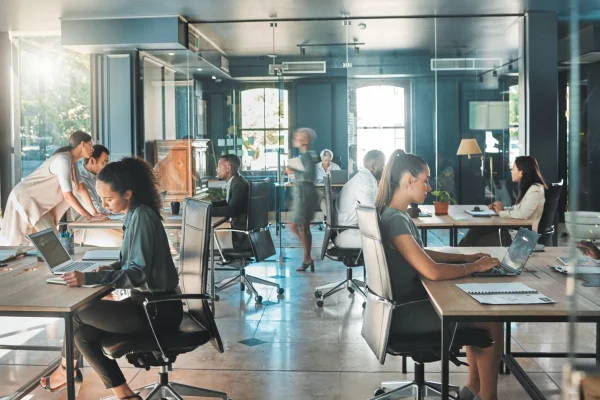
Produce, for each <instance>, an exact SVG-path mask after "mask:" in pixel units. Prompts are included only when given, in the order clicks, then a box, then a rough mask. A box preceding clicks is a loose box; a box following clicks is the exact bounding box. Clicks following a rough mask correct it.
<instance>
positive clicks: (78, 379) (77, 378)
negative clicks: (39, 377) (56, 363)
mask: <svg viewBox="0 0 600 400" xmlns="http://www.w3.org/2000/svg"><path fill="white" fill-rule="evenodd" d="M60 368H61V369H62V370H63V371H65V375H66V372H67V367H65V366H64V365H62V364H61V365H60ZM50 376H51V375H46V376H45V377H44V379H46V385H45V386H42V383H41V382H40V386H42V387H43V388H44V389H46V391H47V392H50V393H56V392H60V391H61V390H63V389H64V388H66V387H67V382H65V383H63V384H62V385H60V386H58V387H55V388H54V389H52V388H51V387H50ZM81 382H83V374H82V373H81V370H80V369H79V368H75V384H81Z"/></svg>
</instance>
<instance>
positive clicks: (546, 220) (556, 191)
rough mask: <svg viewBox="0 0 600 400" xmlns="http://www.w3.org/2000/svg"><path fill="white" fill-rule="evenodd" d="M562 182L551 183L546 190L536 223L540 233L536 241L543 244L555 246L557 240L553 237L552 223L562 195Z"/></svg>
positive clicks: (554, 231) (553, 228) (554, 229)
mask: <svg viewBox="0 0 600 400" xmlns="http://www.w3.org/2000/svg"><path fill="white" fill-rule="evenodd" d="M562 189H563V182H562V181H560V182H558V183H553V184H552V185H551V186H550V188H548V190H546V193H545V195H546V201H545V202H544V212H543V213H542V218H541V219H540V223H539V225H538V233H539V234H540V235H542V237H540V239H539V240H538V243H540V244H543V245H544V246H556V245H557V244H558V243H557V242H558V240H556V239H555V233H556V227H555V225H554V223H555V221H556V213H557V211H558V202H559V201H560V196H561V195H562Z"/></svg>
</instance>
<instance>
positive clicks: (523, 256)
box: [502, 228, 540, 271]
mask: <svg viewBox="0 0 600 400" xmlns="http://www.w3.org/2000/svg"><path fill="white" fill-rule="evenodd" d="M539 237H540V235H539V234H537V233H535V232H532V231H530V230H528V229H523V228H521V229H519V232H518V233H517V236H515V238H514V240H513V242H512V244H511V245H510V247H509V248H508V252H507V253H506V255H505V256H504V258H503V259H502V264H503V265H505V266H507V267H510V268H512V269H514V270H515V271H519V270H521V269H523V267H525V264H526V263H527V260H528V259H529V256H530V255H531V253H532V252H533V249H534V248H535V245H536V243H537V241H538V238H539Z"/></svg>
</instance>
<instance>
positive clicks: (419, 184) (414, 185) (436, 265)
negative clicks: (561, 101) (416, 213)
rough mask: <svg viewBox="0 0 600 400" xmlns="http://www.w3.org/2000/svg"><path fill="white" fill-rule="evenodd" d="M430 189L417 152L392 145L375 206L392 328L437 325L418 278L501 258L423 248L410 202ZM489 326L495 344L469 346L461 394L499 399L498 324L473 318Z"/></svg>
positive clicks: (446, 275)
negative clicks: (391, 298) (390, 292)
mask: <svg viewBox="0 0 600 400" xmlns="http://www.w3.org/2000/svg"><path fill="white" fill-rule="evenodd" d="M430 191H431V186H430V185H429V166H428V165H427V163H426V162H425V161H424V160H423V159H422V158H421V157H419V156H417V155H414V154H406V153H405V152H404V151H402V150H396V151H394V153H392V156H391V157H390V159H389V160H388V163H387V165H386V166H385V169H384V171H383V175H382V177H381V181H380V183H379V190H378V192H377V198H376V201H375V206H376V207H377V210H378V212H379V214H380V216H381V234H382V239H383V243H384V248H385V256H386V260H387V264H388V265H389V267H390V277H391V281H392V287H393V291H394V296H395V297H396V301H397V302H398V303H399V304H404V305H403V306H402V307H398V308H396V309H395V310H394V315H393V319H392V327H391V329H392V332H394V333H396V334H411V335H420V334H426V333H436V332H439V331H440V320H439V317H438V315H437V313H436V312H435V310H434V309H433V306H432V305H431V301H430V300H429V297H428V296H427V293H426V292H425V289H424V288H423V285H422V284H421V282H420V280H421V278H422V277H425V278H426V279H430V280H434V281H439V280H450V279H457V278H463V277H465V276H468V275H470V274H472V273H474V272H479V271H487V270H489V269H491V268H493V267H495V266H496V265H498V264H499V260H498V259H496V258H492V257H490V256H489V255H487V254H482V253H477V254H473V255H462V254H449V253H442V252H438V251H433V250H428V249H424V247H423V242H422V241H421V236H420V234H419V231H418V229H417V227H416V225H415V223H414V222H413V220H412V218H411V217H410V216H409V215H408V213H407V210H408V207H409V205H410V203H417V204H422V203H423V202H424V201H425V198H426V197H427V193H429V192H430ZM474 325H475V326H477V327H479V328H483V329H487V330H488V331H489V332H490V336H491V337H492V339H493V340H494V345H492V347H489V348H487V349H480V348H474V347H467V362H468V363H469V379H468V383H467V386H465V387H463V388H462V389H461V390H460V399H461V400H464V399H468V400H472V399H478V400H497V398H498V397H497V380H498V366H499V365H500V357H501V355H502V343H503V340H502V337H503V330H502V324H499V323H489V322H486V323H476V324H474Z"/></svg>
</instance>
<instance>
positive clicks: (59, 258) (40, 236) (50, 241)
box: [29, 229, 71, 268]
mask: <svg viewBox="0 0 600 400" xmlns="http://www.w3.org/2000/svg"><path fill="white" fill-rule="evenodd" d="M29 238H30V239H31V240H32V241H33V243H34V244H35V247H36V248H37V249H38V251H39V252H40V253H41V254H42V256H43V257H44V260H46V263H47V264H48V266H49V267H50V268H54V267H57V266H59V265H61V264H63V263H65V262H67V261H70V260H71V257H70V256H69V254H68V253H67V251H66V250H65V248H64V247H63V245H62V244H61V243H60V240H58V236H56V232H55V231H54V230H53V229H45V230H43V231H40V232H38V233H34V234H32V235H29Z"/></svg>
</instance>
